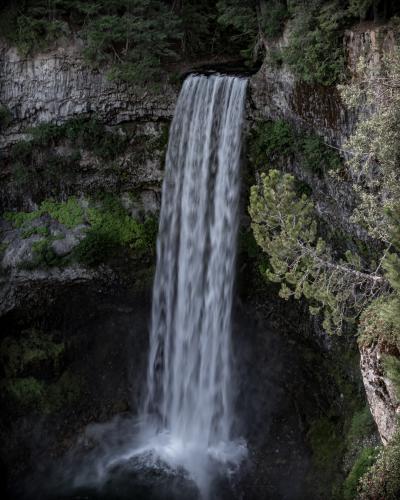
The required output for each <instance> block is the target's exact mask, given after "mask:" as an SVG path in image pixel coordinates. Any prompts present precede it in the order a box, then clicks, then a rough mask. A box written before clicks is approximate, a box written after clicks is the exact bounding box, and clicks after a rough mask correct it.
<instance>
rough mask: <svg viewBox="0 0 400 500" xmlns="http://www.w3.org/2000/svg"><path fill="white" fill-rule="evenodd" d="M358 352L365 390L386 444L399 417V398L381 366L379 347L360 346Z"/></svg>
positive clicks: (393, 432) (392, 434)
mask: <svg viewBox="0 0 400 500" xmlns="http://www.w3.org/2000/svg"><path fill="white" fill-rule="evenodd" d="M360 352H361V362H360V366H361V373H362V377H363V382H364V387H365V392H366V394H367V398H368V402H369V405H370V408H371V412H372V415H373V417H374V420H375V422H376V425H377V427H378V431H379V434H380V436H381V439H382V442H383V444H385V445H386V444H387V443H388V442H389V441H390V439H391V438H392V437H393V436H394V434H395V431H396V425H397V419H398V418H399V417H400V400H399V398H398V397H397V395H396V390H395V387H394V385H393V382H391V381H390V379H388V377H387V376H385V371H384V369H383V366H382V355H383V354H384V353H383V352H382V350H381V347H380V346H379V345H372V346H368V347H362V348H361V350H360Z"/></svg>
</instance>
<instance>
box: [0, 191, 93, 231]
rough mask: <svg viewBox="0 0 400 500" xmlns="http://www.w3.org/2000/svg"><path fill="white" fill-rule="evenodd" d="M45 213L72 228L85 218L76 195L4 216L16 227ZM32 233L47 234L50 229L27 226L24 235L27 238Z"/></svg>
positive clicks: (45, 202)
mask: <svg viewBox="0 0 400 500" xmlns="http://www.w3.org/2000/svg"><path fill="white" fill-rule="evenodd" d="M44 214H48V215H50V216H51V217H52V218H53V219H55V220H57V221H58V222H60V224H63V225H64V226H65V227H67V228H70V229H72V228H73V227H75V226H77V225H79V224H82V222H83V220H84V210H83V208H82V207H81V206H80V204H79V202H78V199H77V198H75V197H74V196H71V197H70V198H68V200H67V201H65V202H57V201H53V200H45V201H43V202H42V203H41V204H40V206H39V208H38V209H37V210H34V211H33V212H6V213H5V214H4V218H5V219H6V220H8V221H9V222H12V223H13V225H14V226H15V227H16V228H22V227H24V226H27V225H28V224H29V223H30V222H32V221H33V220H35V219H38V218H39V217H41V216H42V215H44ZM31 234H41V235H47V234H48V231H46V230H45V229H44V228H43V229H40V228H39V227H37V228H27V230H26V231H25V232H24V233H23V237H24V238H27V237H29V236H30V235H31Z"/></svg>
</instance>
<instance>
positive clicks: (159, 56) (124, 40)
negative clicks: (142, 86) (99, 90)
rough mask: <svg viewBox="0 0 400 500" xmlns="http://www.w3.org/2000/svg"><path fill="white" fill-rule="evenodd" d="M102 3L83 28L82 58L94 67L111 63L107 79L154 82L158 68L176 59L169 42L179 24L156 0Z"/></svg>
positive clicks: (171, 12) (175, 36)
mask: <svg viewBox="0 0 400 500" xmlns="http://www.w3.org/2000/svg"><path fill="white" fill-rule="evenodd" d="M102 3H103V8H102V9H100V15H99V16H98V17H95V18H91V19H90V21H89V22H88V24H87V25H86V26H85V29H84V33H85V38H86V41H87V46H86V49H85V55H86V57H87V59H88V60H89V61H91V62H92V63H94V64H96V65H100V64H103V63H106V62H107V63H111V64H112V69H111V71H110V77H111V78H113V79H115V78H116V79H121V80H125V81H131V82H137V83H144V82H146V81H158V80H159V79H160V76H161V65H162V63H163V62H165V61H168V60H169V61H170V60H174V59H176V58H177V53H176V51H175V50H174V46H173V42H174V40H178V39H179V38H181V32H180V22H179V19H178V18H177V16H176V15H175V14H174V12H173V11H172V10H171V9H169V8H168V7H167V6H166V5H165V3H164V2H162V1H160V0H151V1H150V0H135V1H131V0H119V1H116V2H113V4H109V3H106V2H104V1H103V2H102Z"/></svg>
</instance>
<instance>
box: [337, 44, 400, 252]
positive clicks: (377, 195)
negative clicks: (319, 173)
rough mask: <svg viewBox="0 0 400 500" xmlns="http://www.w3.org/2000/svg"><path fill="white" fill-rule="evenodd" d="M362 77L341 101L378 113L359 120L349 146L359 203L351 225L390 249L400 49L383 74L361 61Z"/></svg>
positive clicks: (396, 191) (399, 133) (385, 62)
mask: <svg viewBox="0 0 400 500" xmlns="http://www.w3.org/2000/svg"><path fill="white" fill-rule="evenodd" d="M357 73H358V77H357V78H356V79H354V80H352V81H351V82H350V83H348V84H347V85H344V86H342V87H341V94H342V99H343V100H344V102H345V103H346V104H347V106H348V107H349V108H354V107H355V108H357V107H358V106H365V105H367V106H371V108H372V109H374V111H375V112H374V113H373V114H371V116H369V117H368V118H366V119H362V120H360V122H359V123H358V124H357V127H356V129H355V132H354V133H353V134H352V136H351V137H350V139H349V140H348V142H347V143H346V144H345V149H346V150H347V153H348V158H349V159H348V161H347V162H346V167H347V169H346V170H347V171H346V175H347V176H348V178H349V179H350V180H351V181H352V183H353V189H354V192H355V196H356V201H357V205H356V208H355V210H354V212H353V215H352V218H351V221H352V222H355V223H357V224H359V225H361V226H362V227H364V228H365V229H366V230H367V231H368V233H369V234H370V236H371V237H372V238H374V239H378V240H380V241H381V242H383V243H384V244H385V245H386V246H387V245H388V244H389V243H390V241H391V235H390V234H389V232H390V229H391V227H390V223H389V217H390V214H394V212H395V210H396V205H398V200H399V199H400V176H399V172H400V169H399V165H400V148H399V144H400V126H399V124H400V91H399V87H398V81H399V78H400V49H399V48H396V50H394V51H393V52H390V53H389V54H387V55H386V56H383V57H382V58H381V63H380V70H379V72H377V71H376V72H374V71H371V70H370V67H369V65H368V64H367V62H366V61H365V60H364V59H362V58H361V59H360V61H359V63H358V66H357Z"/></svg>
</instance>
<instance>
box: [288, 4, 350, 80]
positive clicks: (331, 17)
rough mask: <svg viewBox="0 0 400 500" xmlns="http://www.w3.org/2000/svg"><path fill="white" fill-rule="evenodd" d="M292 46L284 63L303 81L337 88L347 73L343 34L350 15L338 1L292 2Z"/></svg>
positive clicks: (290, 41) (290, 38)
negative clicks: (336, 85) (345, 71)
mask: <svg viewBox="0 0 400 500" xmlns="http://www.w3.org/2000/svg"><path fill="white" fill-rule="evenodd" d="M293 3H294V6H293V7H292V22H291V32H290V37H289V44H288V46H287V47H285V48H284V49H283V51H282V56H283V59H284V62H286V63H287V64H288V65H289V67H290V68H291V69H292V70H293V71H294V73H295V74H296V75H297V76H298V78H300V79H301V80H302V81H304V82H307V83H312V84H315V83H316V84H321V85H334V84H335V83H337V82H338V81H340V80H341V79H342V77H343V74H344V68H345V66H344V48H343V41H342V38H343V34H344V29H345V27H346V25H347V22H348V20H347V13H346V10H345V9H343V8H342V6H341V5H340V1H339V0H332V1H330V2H325V1H324V0H314V1H312V2H310V3H308V2H307V6H306V5H305V3H304V2H303V1H301V0H299V1H297V2H293Z"/></svg>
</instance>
